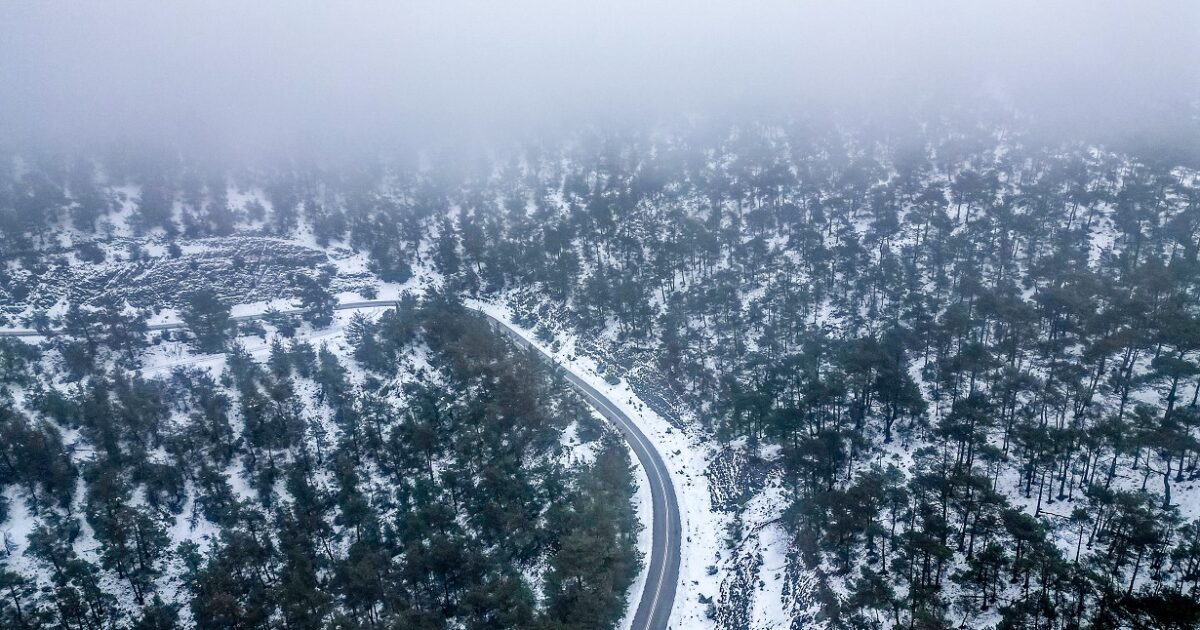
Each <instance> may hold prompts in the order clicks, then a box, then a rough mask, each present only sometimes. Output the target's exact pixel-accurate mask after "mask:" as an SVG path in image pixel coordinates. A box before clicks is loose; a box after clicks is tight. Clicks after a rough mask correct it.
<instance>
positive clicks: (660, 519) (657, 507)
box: [0, 300, 681, 630]
mask: <svg viewBox="0 0 1200 630" xmlns="http://www.w3.org/2000/svg"><path fill="white" fill-rule="evenodd" d="M395 305H396V302H394V301H391V300H372V301H363V302H345V303H342V304H338V305H337V306H335V307H334V309H335V310H339V311H342V310H350V309H356V308H375V307H391V306H395ZM280 312H281V313H283V314H287V315H296V314H300V313H302V312H303V311H302V310H301V309H294V310H286V311H280ZM479 312H480V313H482V314H483V315H484V317H487V319H488V321H490V322H491V323H492V325H493V326H495V327H496V329H497V330H499V331H500V332H502V333H504V334H505V335H507V336H509V337H510V338H511V339H512V340H513V341H514V342H516V343H517V345H519V346H521V347H523V348H526V349H528V350H531V351H533V352H536V353H537V354H538V355H539V356H540V357H542V358H543V359H544V360H546V361H547V362H549V363H550V364H551V365H554V366H556V367H558V368H559V369H561V370H562V373H563V375H564V376H565V377H566V379H567V382H568V383H570V384H571V386H572V387H574V388H575V390H576V391H578V392H579V394H580V395H581V396H583V398H584V400H586V401H587V402H588V404H590V405H591V406H592V407H593V408H594V409H595V410H596V411H598V412H600V415H602V416H604V417H605V418H606V419H608V421H609V422H612V423H613V425H614V426H616V427H617V429H618V430H619V431H620V432H621V435H622V436H624V437H625V441H626V442H628V443H629V446H630V448H632V449H633V454H634V455H635V456H636V457H637V458H638V462H640V463H641V465H642V468H643V469H645V471H646V477H647V478H648V479H649V481H650V500H651V503H652V512H653V524H652V526H651V542H650V558H649V565H650V566H649V569H648V570H647V572H646V585H645V588H644V589H643V590H642V595H641V598H640V600H639V602H638V607H637V612H636V613H634V617H633V623H632V625H631V626H630V628H631V630H666V629H667V628H668V622H669V621H670V617H671V608H672V606H673V605H674V603H675V585H676V583H677V582H678V581H679V542H680V540H679V539H680V532H681V529H680V525H679V503H678V501H677V500H676V498H675V486H674V485H672V484H671V474H670V472H669V471H668V470H667V466H666V464H664V463H663V459H662V456H661V455H660V454H659V452H658V450H657V449H655V448H654V444H653V443H652V442H651V441H650V440H648V439H647V438H646V435H645V434H644V433H642V430H641V429H639V428H638V426H637V423H635V422H634V421H633V420H631V419H630V418H629V416H627V415H625V413H624V412H623V411H621V409H620V408H619V407H618V406H617V405H615V404H614V403H613V402H612V401H611V400H609V399H608V398H607V397H605V396H604V394H602V393H600V391H599V390H597V389H596V388H594V387H592V386H591V385H589V384H587V383H586V382H585V381H584V380H583V379H582V378H580V377H579V376H578V375H576V374H575V373H573V372H571V371H570V370H568V369H566V368H565V367H564V366H562V365H561V364H559V363H558V362H556V361H555V360H554V358H553V357H551V356H550V355H548V354H546V353H545V352H542V351H541V350H540V349H538V348H537V347H536V346H534V345H533V344H531V343H530V342H529V341H528V340H526V339H525V338H524V337H523V336H521V334H520V333H518V332H517V331H516V330H514V329H513V328H511V327H510V326H509V325H508V324H506V323H505V322H502V321H500V320H498V319H496V318H494V317H492V316H491V315H488V314H487V313H483V312H482V311H479ZM261 317H262V315H243V316H239V317H234V318H233V319H234V320H237V321H247V320H253V319H258V318H261ZM183 327H184V324H182V323H169V324H152V325H150V326H149V329H150V330H171V329H177V328H183ZM37 336H41V333H39V332H37V331H35V330H13V329H8V330H0V337H37Z"/></svg>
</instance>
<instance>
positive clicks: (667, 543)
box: [480, 311, 681, 630]
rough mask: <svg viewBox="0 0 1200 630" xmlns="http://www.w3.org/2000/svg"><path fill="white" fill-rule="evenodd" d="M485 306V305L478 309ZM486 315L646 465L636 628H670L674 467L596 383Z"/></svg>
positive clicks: (675, 554)
mask: <svg viewBox="0 0 1200 630" xmlns="http://www.w3.org/2000/svg"><path fill="white" fill-rule="evenodd" d="M480 312H482V311H480ZM483 315H484V317H487V318H488V321H490V322H491V323H492V325H493V326H495V327H496V328H497V329H498V330H500V331H501V332H503V333H504V334H506V335H508V336H509V337H511V338H512V339H513V341H515V342H516V343H517V345H519V346H521V347H523V348H526V349H528V350H531V351H533V352H536V353H537V354H538V356H540V357H542V358H543V359H544V360H545V361H547V362H548V363H550V364H551V365H554V366H556V367H558V368H559V369H561V370H562V373H563V375H564V376H566V378H567V382H568V383H570V384H571V386H572V387H574V388H575V390H576V391H577V392H579V394H580V395H581V396H583V398H584V400H586V401H587V402H588V404H590V405H591V406H592V407H593V408H594V409H595V410H596V411H598V412H600V415H602V416H604V417H605V418H607V419H608V421H609V422H612V423H613V424H614V425H616V427H617V429H618V430H620V432H621V434H622V435H623V436H624V437H625V441H626V442H628V443H629V446H630V447H631V448H632V449H633V453H634V455H636V456H637V458H638V461H639V462H640V463H641V464H642V468H644V469H645V470H646V477H647V478H648V479H649V480H650V500H651V503H652V504H653V514H654V516H653V521H654V522H653V526H652V527H651V533H652V535H651V542H650V567H649V570H648V571H647V572H646V587H645V588H644V589H643V590H642V597H641V601H640V602H639V603H638V607H637V612H636V613H634V616H633V623H632V624H631V626H630V628H631V629H632V630H666V628H667V627H668V625H667V624H668V622H669V621H670V617H671V608H672V606H673V604H674V603H675V584H676V583H677V582H678V581H679V538H680V532H681V530H680V526H679V503H678V502H677V500H676V498H675V486H674V485H672V484H671V473H670V471H668V470H667V466H666V464H664V463H663V459H662V456H661V455H660V454H659V452H658V450H657V449H655V448H654V444H653V443H652V442H651V441H650V440H649V439H647V438H646V435H645V434H644V433H642V430H641V429H639V428H638V425H637V423H635V422H634V421H633V420H631V419H630V418H629V416H627V415H626V414H625V412H623V411H621V409H620V407H618V406H617V405H616V404H615V403H613V402H612V401H611V400H609V399H608V398H607V397H606V396H605V395H604V394H602V393H601V392H600V391H599V390H597V389H596V388H595V387H592V386H591V385H589V384H588V383H587V382H586V381H584V380H583V379H582V378H581V377H580V376H579V375H577V374H575V373H574V372H571V371H570V370H568V369H567V368H566V367H565V366H563V365H561V364H559V363H558V362H557V361H555V360H554V358H553V357H551V356H550V355H549V354H546V353H545V352H543V351H542V350H541V349H540V348H538V347H537V346H535V345H534V344H532V343H530V342H529V340H528V339H526V338H525V337H524V336H522V335H521V333H519V332H517V331H516V330H515V329H513V328H512V327H511V326H509V325H508V324H507V323H505V322H503V321H500V320H498V319H496V318H495V317H492V316H491V315H489V314H487V313H483Z"/></svg>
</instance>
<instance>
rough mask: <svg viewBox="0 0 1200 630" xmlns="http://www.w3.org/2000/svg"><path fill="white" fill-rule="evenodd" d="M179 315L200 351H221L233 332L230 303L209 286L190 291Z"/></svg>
mask: <svg viewBox="0 0 1200 630" xmlns="http://www.w3.org/2000/svg"><path fill="white" fill-rule="evenodd" d="M179 316H180V317H181V318H182V319H183V323H185V324H187V329H188V331H189V332H190V333H191V334H192V339H193V340H194V342H195V345H196V349H197V350H199V351H200V352H205V353H213V352H220V351H221V350H222V349H223V348H224V347H225V343H226V342H227V341H228V340H229V338H230V335H231V333H232V332H233V321H232V320H231V319H230V316H229V305H228V304H226V303H225V302H224V301H223V300H222V299H221V297H220V296H219V295H217V292H216V291H214V290H213V289H211V288H209V287H202V288H199V289H196V290H195V291H192V292H191V293H188V294H187V296H186V297H185V298H184V305H183V308H182V309H180V312H179Z"/></svg>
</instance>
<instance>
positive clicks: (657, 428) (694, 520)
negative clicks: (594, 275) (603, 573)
mask: <svg viewBox="0 0 1200 630" xmlns="http://www.w3.org/2000/svg"><path fill="white" fill-rule="evenodd" d="M464 304H466V305H467V306H468V307H470V308H473V309H476V310H479V311H481V312H484V313H486V314H488V315H491V316H492V317H495V318H496V319H498V320H500V321H502V322H504V323H505V324H507V325H508V326H510V327H511V328H512V329H513V330H516V331H517V332H518V333H520V334H521V336H522V337H524V338H525V339H526V340H527V341H529V342H530V343H532V344H533V345H534V346H536V347H537V348H539V349H540V350H542V351H543V352H546V353H547V354H549V355H550V356H551V357H553V358H554V359H555V361H556V362H558V363H559V364H561V365H562V366H563V367H565V368H567V369H569V370H571V371H572V372H574V373H575V374H576V375H577V376H578V377H580V378H581V379H582V380H584V381H585V382H586V383H587V384H588V385H591V386H592V387H594V388H596V389H597V390H598V391H599V392H600V393H602V394H604V395H605V396H606V397H607V398H608V399H609V400H611V401H612V402H613V403H614V404H615V405H617V406H618V407H619V408H620V409H621V411H623V412H624V413H625V414H626V415H627V416H629V418H630V419H632V420H633V421H634V422H635V423H637V425H638V427H639V428H640V429H641V430H642V432H643V433H644V434H645V435H646V437H647V438H648V439H649V440H650V441H651V442H652V443H653V444H654V447H655V448H656V449H657V450H658V452H659V454H660V455H662V458H663V461H664V463H666V465H667V468H668V469H669V472H670V474H671V482H672V484H673V485H674V486H675V495H676V500H677V501H678V503H679V512H680V514H679V518H680V527H681V530H682V532H683V540H682V541H681V542H680V550H679V554H680V562H679V583H678V584H677V587H676V591H675V603H674V607H673V608H672V610H671V621H672V625H673V626H675V627H681V628H712V627H713V622H712V620H710V619H709V618H708V617H707V614H706V610H705V608H706V605H705V604H702V603H701V602H700V599H699V596H700V595H704V596H707V597H715V596H716V595H717V593H718V591H719V588H720V583H721V579H722V577H723V574H722V571H720V570H718V572H717V573H716V574H714V575H709V574H708V567H709V566H712V565H717V566H718V567H719V566H720V565H721V562H720V559H721V553H720V550H721V549H723V548H724V542H723V541H722V539H721V532H723V531H725V524H726V522H727V521H728V517H726V516H724V515H721V514H717V513H716V512H714V511H713V509H712V504H711V497H710V496H709V492H708V484H707V478H706V477H705V475H704V470H705V469H706V468H707V467H708V463H709V460H710V458H711V456H712V449H711V448H710V447H708V446H706V445H705V444H704V443H702V441H701V439H700V438H699V437H698V436H697V435H696V434H694V433H692V432H690V431H689V432H684V431H681V430H679V429H677V428H675V427H674V426H673V425H672V424H671V423H670V422H668V421H667V420H665V419H663V418H662V417H661V416H659V415H658V414H656V413H654V412H653V411H651V410H650V409H649V408H648V407H647V406H646V405H645V404H644V403H643V402H641V400H639V399H638V398H637V396H636V395H635V394H634V393H633V391H632V390H631V389H630V388H629V384H628V383H627V382H624V381H622V382H620V383H618V384H616V385H614V384H611V383H609V382H607V381H606V380H604V378H603V377H602V376H600V370H599V369H598V367H597V365H596V363H595V361H593V360H592V359H590V358H588V357H585V356H581V354H580V353H578V352H576V349H575V343H576V339H575V338H573V337H569V336H568V337H565V338H562V339H559V340H558V343H557V345H556V347H557V350H554V349H552V348H551V347H550V346H547V345H546V344H544V343H542V342H541V341H538V340H537V339H536V338H535V337H534V335H533V332H532V331H531V330H529V329H528V328H525V327H522V326H519V325H517V324H516V323H514V322H513V318H512V316H511V314H510V313H509V310H508V309H507V308H506V307H503V306H499V305H496V304H491V303H488V302H484V301H480V300H475V299H469V300H465V301H464ZM635 461H636V460H635ZM643 475H644V472H643ZM647 495H648V491H647ZM645 500H648V496H647V497H646V499H645ZM645 537H646V538H649V536H648V535H646V536H645ZM639 544H645V547H643V550H644V551H643V553H646V551H645V550H648V549H649V540H646V541H642V540H639ZM646 557H648V555H647V556H646ZM630 609H636V604H635V603H634V602H633V601H632V600H631V601H630Z"/></svg>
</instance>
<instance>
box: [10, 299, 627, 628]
mask: <svg viewBox="0 0 1200 630" xmlns="http://www.w3.org/2000/svg"><path fill="white" fill-rule="evenodd" d="M189 305H190V307H191V308H189V309H188V311H187V312H186V313H185V319H187V320H188V321H189V324H191V327H190V329H189V332H188V333H185V334H184V335H182V336H183V337H186V343H188V344H190V345H192V346H194V347H195V349H196V350H198V351H200V352H205V353H224V355H223V357H224V358H223V361H220V362H218V364H217V367H221V366H223V368H222V369H206V368H205V367H204V366H195V365H186V364H183V365H178V366H174V367H172V366H169V365H168V366H161V365H160V366H158V368H159V369H158V370H157V372H158V373H157V374H155V375H150V376H147V375H145V374H144V372H145V369H143V368H146V367H147V364H146V361H145V359H146V357H147V354H146V351H147V348H148V347H149V346H152V345H157V346H161V345H163V344H169V343H183V342H181V341H178V340H176V341H174V342H172V341H171V340H169V339H165V340H164V339H163V338H162V337H161V336H159V337H155V336H154V335H152V334H147V332H146V324H145V321H144V318H141V317H139V316H138V315H137V314H136V313H128V312H125V311H123V310H122V308H121V307H118V306H116V305H114V304H111V303H109V304H101V305H98V306H97V307H96V308H95V310H93V311H91V312H88V313H87V314H86V315H83V316H73V315H72V314H70V313H68V314H67V319H68V320H69V321H68V324H69V325H68V326H67V327H66V328H65V329H63V331H62V332H61V333H60V334H56V335H54V336H52V337H49V338H48V340H47V341H46V342H44V343H43V344H41V345H40V346H32V345H26V344H24V343H22V342H20V341H12V340H2V342H0V343H2V345H0V357H3V361H2V364H3V372H2V383H3V386H4V389H3V391H4V395H3V405H2V406H0V488H3V489H4V494H3V495H0V498H3V500H2V501H0V522H3V521H5V520H6V519H10V518H17V517H19V518H20V519H21V521H22V522H25V523H27V524H28V525H29V526H30V530H29V532H28V535H27V540H24V541H22V540H12V539H6V541H5V543H6V547H5V549H6V552H5V553H4V554H0V592H2V593H3V597H2V598H0V626H2V627H4V628H14V629H17V628H25V629H32V628H78V629H96V630H99V629H108V628H136V629H150V628H173V627H195V628H213V629H216V628H277V627H280V628H444V627H447V626H448V625H453V626H455V627H467V628H481V629H482V628H562V629H568V628H579V629H583V628H596V627H603V626H606V625H611V624H612V623H614V622H615V620H616V619H618V618H619V617H620V616H621V615H622V614H623V612H624V604H625V602H624V598H625V589H626V587H627V586H628V585H629V584H630V582H631V581H632V579H633V576H634V574H635V573H636V571H637V568H638V564H639V558H638V554H637V551H636V549H635V543H636V537H637V532H636V522H635V520H634V516H633V513H632V507H631V504H630V498H631V495H632V493H633V481H632V477H631V471H630V466H631V463H630V457H629V455H628V451H627V450H626V448H625V446H624V445H623V443H622V442H620V441H619V440H618V439H617V438H616V437H615V434H614V433H612V432H611V431H610V430H608V429H606V428H605V426H604V425H602V424H600V423H599V421H598V420H596V419H595V418H594V417H593V416H592V415H591V414H590V412H589V411H588V410H587V408H586V407H585V406H583V404H582V403H581V402H580V401H579V400H577V399H576V398H575V397H574V395H573V393H572V391H571V390H570V389H569V388H566V387H563V386H561V385H560V384H557V383H556V382H555V380H556V378H557V377H556V376H555V375H554V374H552V373H550V372H549V371H547V369H546V368H544V367H543V366H541V365H540V364H539V363H538V362H537V360H536V359H535V358H532V357H527V356H525V355H524V354H523V353H522V352H520V351H518V350H516V349H515V348H514V347H511V346H510V345H508V344H507V343H506V342H504V341H503V340H501V339H500V338H499V337H498V336H497V334H496V333H495V332H493V331H492V330H491V328H490V327H489V326H488V325H487V324H486V323H484V322H483V321H482V319H480V318H479V317H478V316H477V315H473V314H470V313H468V312H467V311H465V310H464V309H463V308H462V307H461V306H459V305H458V304H457V303H456V302H455V301H454V300H453V299H452V298H447V297H442V296H438V295H432V296H430V297H428V298H427V299H425V300H424V301H420V302H418V301H417V300H416V299H415V298H409V299H407V300H405V301H404V302H403V303H401V304H400V305H399V306H397V308H394V309H389V310H387V311H386V312H384V313H383V314H382V315H381V316H379V317H377V318H372V317H369V316H367V315H363V314H358V315H355V316H354V317H353V318H352V319H351V321H350V322H349V324H348V325H347V327H346V333H345V336H346V340H347V342H348V344H347V345H346V348H347V349H348V351H347V352H346V353H344V354H342V356H339V353H338V352H336V351H335V349H334V348H333V347H328V346H326V345H324V344H322V345H319V346H317V347H314V345H313V344H312V343H309V342H308V341H305V340H302V339H300V338H299V336H297V337H293V338H292V339H291V340H290V341H286V340H285V338H286V337H287V336H289V335H287V334H275V335H273V336H272V341H271V343H270V344H269V347H266V346H264V349H265V350H266V352H265V353H264V352H257V353H256V355H257V356H252V354H251V352H250V351H248V350H247V348H246V346H245V345H243V342H245V341H246V340H247V339H250V340H253V336H251V337H248V338H247V337H245V336H241V337H236V338H235V336H234V335H235V333H236V332H237V330H236V325H235V324H234V323H233V322H232V321H231V320H230V318H229V309H228V306H223V305H222V304H221V303H220V302H219V301H218V300H215V299H214V298H213V297H212V295H211V291H204V290H200V291H197V295H195V296H192V297H191V298H190V301H189ZM280 328H281V329H286V328H287V327H280ZM176 336H177V337H179V336H181V335H179V334H178V333H177V334H176ZM260 345H261V344H260ZM201 356H204V355H201ZM216 356H217V358H221V357H222V355H220V354H218V355H216ZM73 357H74V358H73ZM79 357H84V359H86V360H84V359H80V358H79ZM67 365H69V366H71V367H69V368H67V367H63V366H67ZM209 367H211V366H209ZM168 368H169V369H168ZM71 372H76V373H71ZM530 375H535V376H534V377H533V378H531V377H530ZM567 430H570V431H571V432H572V434H573V435H577V436H579V438H580V439H582V440H583V441H584V442H586V444H585V445H584V447H583V450H581V451H579V453H578V455H579V457H575V458H572V457H566V456H565V455H566V453H565V450H564V449H566V448H567V447H566V446H565V442H563V440H562V437H563V434H564V431H567ZM18 549H22V550H23V553H22V554H15V552H16V551H17V550H18Z"/></svg>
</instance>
